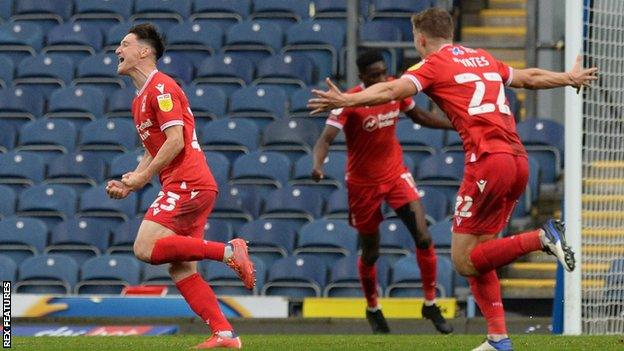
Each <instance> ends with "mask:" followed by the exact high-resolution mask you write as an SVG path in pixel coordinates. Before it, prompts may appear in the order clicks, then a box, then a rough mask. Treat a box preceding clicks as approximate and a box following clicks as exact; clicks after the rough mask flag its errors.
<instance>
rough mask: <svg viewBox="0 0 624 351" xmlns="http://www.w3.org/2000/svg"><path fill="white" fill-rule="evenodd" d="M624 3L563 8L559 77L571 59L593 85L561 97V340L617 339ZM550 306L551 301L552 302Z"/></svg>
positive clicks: (623, 178)
mask: <svg viewBox="0 0 624 351" xmlns="http://www.w3.org/2000/svg"><path fill="white" fill-rule="evenodd" d="M623 41H624V1H622V0H568V1H566V52H565V62H566V69H569V68H570V67H572V65H573V64H574V61H575V59H576V56H577V55H578V54H579V53H580V54H582V55H583V62H584V66H586V67H588V66H597V67H598V70H599V73H598V76H599V80H598V81H596V82H594V83H593V84H592V87H591V88H589V89H583V90H582V91H581V94H576V91H575V90H574V89H570V88H567V89H566V93H565V106H566V110H565V111H566V117H565V133H566V135H565V179H564V181H565V186H564V192H565V199H564V217H565V221H566V234H567V238H568V243H569V245H570V246H572V247H573V249H574V251H575V252H576V257H577V260H578V261H577V269H576V270H575V271H574V272H572V273H566V274H565V278H564V319H563V320H564V322H563V324H564V333H565V334H569V335H576V334H581V333H583V334H623V333H624V46H623V45H622V42H623ZM555 303H557V301H556V302H555Z"/></svg>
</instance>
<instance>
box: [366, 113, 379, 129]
mask: <svg viewBox="0 0 624 351" xmlns="http://www.w3.org/2000/svg"><path fill="white" fill-rule="evenodd" d="M378 123H379V120H378V119H377V116H368V117H366V119H364V123H362V128H363V129H364V130H365V131H367V132H372V131H373V130H375V129H377V124H378Z"/></svg>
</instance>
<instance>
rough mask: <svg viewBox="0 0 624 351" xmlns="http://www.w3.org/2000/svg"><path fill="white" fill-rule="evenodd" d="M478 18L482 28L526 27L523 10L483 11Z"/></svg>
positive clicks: (524, 11)
mask: <svg viewBox="0 0 624 351" xmlns="http://www.w3.org/2000/svg"><path fill="white" fill-rule="evenodd" d="M480 18H481V24H482V25H484V26H503V27H504V26H526V10H524V9H484V10H481V13H480Z"/></svg>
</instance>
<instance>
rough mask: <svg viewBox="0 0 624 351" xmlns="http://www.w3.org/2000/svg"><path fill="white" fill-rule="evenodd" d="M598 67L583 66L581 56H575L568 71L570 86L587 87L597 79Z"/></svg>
mask: <svg viewBox="0 0 624 351" xmlns="http://www.w3.org/2000/svg"><path fill="white" fill-rule="evenodd" d="M597 73H598V67H592V68H583V56H581V55H578V56H576V62H575V63H574V66H573V67H572V69H571V70H570V71H569V72H568V77H570V81H571V84H570V85H571V86H573V87H575V88H576V89H577V90H578V89H580V88H582V87H589V86H590V83H591V82H592V81H594V80H597V79H598V76H597Z"/></svg>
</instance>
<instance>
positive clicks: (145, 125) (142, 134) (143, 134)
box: [136, 119, 153, 141]
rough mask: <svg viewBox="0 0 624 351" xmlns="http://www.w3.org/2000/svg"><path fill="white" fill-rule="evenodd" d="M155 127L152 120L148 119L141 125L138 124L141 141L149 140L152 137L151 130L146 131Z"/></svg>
mask: <svg viewBox="0 0 624 351" xmlns="http://www.w3.org/2000/svg"><path fill="white" fill-rule="evenodd" d="M152 125H153V123H152V120H151V119H148V120H147V121H145V122H142V123H141V124H137V125H136V129H137V131H138V132H139V136H140V137H141V141H144V140H145V139H147V138H148V137H149V136H150V132H149V130H145V129H147V128H149V127H151V126H152Z"/></svg>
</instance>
